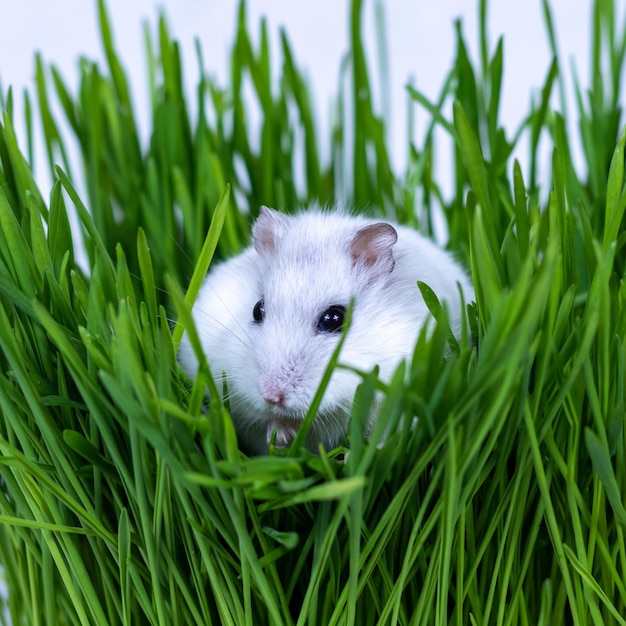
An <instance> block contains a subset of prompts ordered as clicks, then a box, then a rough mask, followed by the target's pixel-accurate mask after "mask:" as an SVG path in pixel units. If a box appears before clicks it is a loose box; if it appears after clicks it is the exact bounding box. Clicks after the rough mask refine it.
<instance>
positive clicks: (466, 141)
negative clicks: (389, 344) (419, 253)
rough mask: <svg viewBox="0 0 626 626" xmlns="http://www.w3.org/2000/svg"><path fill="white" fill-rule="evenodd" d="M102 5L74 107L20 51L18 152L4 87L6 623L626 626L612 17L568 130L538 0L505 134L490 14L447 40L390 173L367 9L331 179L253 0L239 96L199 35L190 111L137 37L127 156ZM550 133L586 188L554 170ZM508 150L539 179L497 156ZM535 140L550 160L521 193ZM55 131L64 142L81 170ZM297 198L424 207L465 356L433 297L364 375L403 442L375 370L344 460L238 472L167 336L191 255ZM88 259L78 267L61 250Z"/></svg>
mask: <svg viewBox="0 0 626 626" xmlns="http://www.w3.org/2000/svg"><path fill="white" fill-rule="evenodd" d="M381 6H382V5H380V4H379V5H377V10H378V11H380V10H381ZM98 7H99V15H100V23H101V34H102V42H103V46H104V50H105V53H106V59H107V65H106V67H105V68H100V67H98V66H97V65H96V64H94V63H93V62H91V61H89V60H86V59H83V60H82V61H81V82H80V86H79V89H78V91H77V93H75V94H74V93H71V91H70V90H69V88H68V87H67V85H66V83H65V81H64V79H63V77H62V76H61V74H60V72H59V71H58V70H57V69H56V68H54V67H53V66H52V67H51V66H48V65H47V64H46V63H45V62H44V60H43V58H42V57H40V56H38V57H37V59H36V63H35V65H36V80H35V95H34V96H32V95H26V100H25V103H26V107H25V121H26V124H27V127H28V134H27V137H28V139H27V146H26V148H25V149H23V148H22V147H20V146H18V142H17V140H16V136H15V133H14V130H13V129H14V127H15V125H16V123H17V122H19V123H21V120H15V119H14V104H13V100H14V94H12V92H11V91H10V90H9V91H7V92H6V93H2V94H1V103H2V108H3V111H4V112H3V118H2V123H1V125H0V363H1V366H2V367H1V368H0V489H1V490H2V498H0V524H1V526H0V563H1V564H2V566H3V568H4V577H5V580H6V582H7V586H8V590H9V594H8V598H7V599H6V600H4V606H3V609H4V610H3V611H2V612H0V620H1V621H2V622H4V623H6V617H5V616H6V615H9V616H10V618H11V620H12V623H13V624H83V625H87V624H89V625H92V624H102V625H105V624H106V625H109V624H142V623H150V624H157V623H158V624H168V625H174V624H190V623H194V624H234V625H240V624H255V625H256V624H265V623H268V624H379V623H382V624H430V623H434V624H478V623H480V624H491V623H497V624H560V623H566V624H577V625H578V624H580V625H582V624H625V623H626V620H625V618H624V617H623V616H624V615H626V584H625V583H624V580H625V579H626V545H625V541H624V528H625V526H626V510H625V508H624V500H625V493H626V485H625V480H624V467H625V458H624V444H625V437H626V434H625V432H624V415H625V414H624V350H625V339H626V313H625V311H626V306H625V304H626V303H625V301H626V288H625V287H624V282H623V275H624V267H625V261H626V259H625V249H624V242H625V241H626V234H625V228H624V210H625V208H626V186H625V181H624V144H625V141H626V138H625V137H626V135H625V133H624V131H623V130H622V129H623V127H624V120H623V115H622V106H623V96H622V94H623V93H624V89H623V84H622V78H623V67H624V54H625V50H626V25H624V24H620V23H618V21H617V11H616V7H615V4H614V3H613V2H607V1H606V0H603V1H601V0H597V1H596V2H594V3H593V10H592V13H591V15H592V20H591V25H592V33H593V37H592V40H593V44H592V50H590V51H589V53H590V55H591V56H592V60H593V63H592V68H593V73H592V77H591V82H590V84H589V86H588V87H587V88H585V89H584V90H583V87H582V86H581V85H580V77H577V78H576V81H577V82H576V85H577V87H576V88H577V97H578V100H577V110H576V111H575V112H574V113H572V112H570V111H566V109H565V102H564V95H563V94H564V92H565V86H564V75H565V70H564V68H562V67H561V61H560V58H559V54H558V46H557V39H556V35H555V26H556V25H555V24H554V23H553V20H552V17H551V11H550V5H549V2H547V0H546V1H545V2H544V14H545V19H546V27H547V36H548V40H549V42H550V44H551V46H552V49H553V54H554V62H553V63H552V64H551V65H550V67H548V68H543V76H544V79H543V80H544V82H543V87H542V90H541V93H540V94H539V97H538V98H534V99H532V100H530V101H529V114H528V116H527V117H526V119H525V120H524V122H523V123H522V125H521V126H520V128H519V129H517V130H516V131H515V132H514V133H510V131H507V130H506V129H504V128H503V127H502V126H501V122H500V120H499V110H500V96H501V90H502V84H503V67H504V65H503V57H504V51H505V45H506V42H505V41H502V40H499V41H498V42H497V44H496V45H495V47H492V45H491V44H490V42H489V40H488V33H487V30H486V16H487V13H488V11H487V3H486V1H485V0H482V1H481V2H480V3H479V6H478V11H479V15H480V20H479V23H480V32H479V41H478V43H479V48H478V49H479V50H480V55H479V57H480V58H479V60H478V62H474V61H473V60H472V59H471V58H470V56H469V53H468V47H467V45H466V41H465V38H464V34H463V31H462V25H461V24H460V23H458V24H457V25H456V35H457V53H456V58H455V61H454V64H453V67H452V68H451V70H450V73H449V75H448V76H447V77H443V78H442V90H441V95H440V97H439V98H438V99H437V101H436V102H430V101H429V100H428V99H427V98H426V97H425V96H424V94H421V93H420V92H419V91H417V90H416V89H414V88H408V96H409V98H411V99H412V101H414V102H415V103H416V105H419V106H421V107H424V108H425V109H426V110H427V112H428V113H429V115H430V116H431V118H432V123H431V125H430V126H429V128H428V130H427V132H426V133H425V135H424V138H423V140H422V142H421V143H419V144H411V145H410V146H409V148H410V150H409V154H410V159H409V164H408V166H407V171H406V172H403V173H401V174H400V175H396V174H395V173H394V172H393V171H392V169H391V166H390V161H389V156H388V151H387V146H386V143H385V135H384V127H385V121H384V119H382V118H381V116H379V115H378V114H377V113H376V111H375V110H374V107H373V104H372V94H371V89H370V83H369V70H368V67H369V64H368V61H367V56H366V55H367V51H366V50H365V49H364V47H363V43H362V37H361V18H362V12H363V6H362V3H361V2H360V1H359V0H354V1H353V2H352V4H351V7H350V8H351V13H350V24H351V46H350V55H349V57H348V58H347V59H346V60H345V62H344V63H343V65H342V68H341V71H342V72H344V73H346V72H347V73H349V75H350V77H351V79H352V80H351V83H350V87H349V88H344V89H343V90H342V91H341V92H340V93H339V95H338V100H337V111H338V112H339V113H340V114H339V115H338V118H337V123H336V125H335V127H334V128H333V129H332V136H331V137H330V141H331V144H332V147H333V149H332V151H331V158H330V162H329V163H323V162H322V159H321V157H320V149H319V145H320V143H321V142H323V141H324V140H328V138H324V137H320V135H319V133H318V131H317V128H316V124H315V118H314V110H315V104H314V103H313V102H312V101H311V98H310V94H309V91H308V88H307V84H306V81H305V80H304V79H303V76H302V73H301V71H300V70H299V69H298V66H297V63H296V60H295V52H294V50H292V47H291V44H290V42H289V39H288V36H287V33H282V34H281V50H280V54H281V60H282V62H283V63H282V66H281V70H280V72H279V75H278V76H274V75H272V69H271V68H272V67H273V66H272V63H271V62H270V56H269V55H270V52H269V43H268V32H267V26H266V24H265V23H261V25H260V36H259V39H258V41H259V44H258V45H257V46H256V47H255V46H254V45H253V42H252V39H251V37H250V34H249V30H248V24H247V20H246V12H245V4H244V3H242V4H241V5H240V11H239V20H238V27H237V32H236V34H235V39H234V43H233V48H232V65H231V77H230V84H229V85H227V86H220V85H217V84H215V83H214V82H213V81H212V80H211V79H209V78H208V77H207V75H206V72H205V69H204V67H203V66H202V51H201V46H200V44H198V46H197V47H198V62H199V67H200V74H201V75H200V79H199V81H198V85H197V92H196V97H197V100H198V107H197V110H198V114H197V118H196V119H193V120H192V118H191V115H190V113H189V106H188V104H189V103H188V101H187V100H186V95H185V94H184V92H183V80H182V75H183V69H182V65H181V59H180V51H179V48H178V45H177V43H176V41H175V40H174V39H173V38H172V37H171V35H170V33H169V31H168V28H167V24H166V23H165V21H164V20H163V19H160V20H159V23H158V27H157V30H156V36H154V35H153V34H152V31H151V30H149V29H148V28H146V49H147V59H148V74H149V80H150V84H151V86H152V87H151V89H152V91H151V98H152V100H151V102H152V133H151V137H150V141H149V143H148V145H146V146H142V145H141V143H140V140H139V133H138V131H137V125H136V119H135V117H134V115H135V113H134V108H133V103H132V100H131V89H130V86H129V85H128V81H127V78H126V76H125V73H124V69H123V64H122V61H121V59H119V57H118V55H117V53H116V51H115V45H114V40H113V35H112V33H111V30H110V25H109V21H108V17H107V13H106V8H105V5H104V3H103V2H100V3H99V4H98ZM380 39H381V41H382V40H384V37H382V36H381V37H380ZM339 69H340V68H338V71H339ZM342 84H346V83H345V81H343V83H342ZM246 86H248V87H249V86H251V88H252V91H253V93H254V94H255V96H256V98H257V100H258V105H259V109H260V119H261V124H260V129H259V133H260V135H259V137H254V136H252V133H253V132H255V131H254V129H253V128H252V127H251V125H250V124H249V119H250V107H251V106H253V104H251V103H250V102H249V101H248V100H247V99H246V98H244V95H243V94H244V89H247V87H246ZM557 92H558V94H557ZM556 95H558V97H559V98H560V99H561V102H560V104H559V105H557V106H556V107H554V108H553V106H552V103H553V102H554V97H553V96H556ZM356 96H358V97H356ZM53 100H55V101H57V102H58V103H59V104H60V105H61V111H62V114H63V115H64V116H65V121H66V122H67V123H68V124H69V129H70V131H69V134H66V135H62V134H61V131H60V130H59V128H61V124H60V121H59V120H58V119H57V118H56V117H55V114H54V113H53V110H57V109H54V107H53V106H52V102H53ZM451 102H452V103H453V117H452V119H449V117H448V116H447V114H446V111H448V110H449V107H448V105H449V103H451ZM351 108H352V110H353V111H354V115H353V116H351V117H348V116H347V115H346V111H348V110H351ZM35 117H39V118H40V119H41V121H42V123H43V129H44V142H45V146H46V151H47V155H48V160H49V163H48V165H49V168H50V171H51V172H52V174H53V176H54V180H55V182H54V185H53V187H52V189H51V190H50V193H49V194H48V193H46V194H45V195H44V194H42V193H41V192H40V191H39V190H38V188H37V185H36V183H35V180H34V178H33V174H32V169H31V165H30V164H31V163H32V159H33V143H34V142H35V141H37V140H38V139H37V137H36V136H35V133H34V129H33V124H34V118H35ZM572 120H575V121H576V122H577V125H578V128H579V129H580V134H581V140H582V145H583V149H584V156H585V162H586V171H584V172H578V171H577V170H576V168H575V166H574V164H573V162H572V145H571V142H572V141H573V138H572V137H570V136H569V135H568V132H567V129H568V128H570V127H571V122H572ZM438 126H440V127H442V128H443V129H444V130H445V131H446V132H447V133H448V135H449V136H450V137H451V138H452V139H453V141H454V145H455V153H454V163H453V164H452V165H453V167H454V189H453V193H452V197H451V198H450V199H447V198H446V193H445V192H444V191H443V190H442V187H441V184H440V183H439V182H438V181H437V180H435V179H434V178H433V176H434V168H433V161H434V159H435V157H436V150H435V148H436V146H435V141H436V137H437V135H435V133H434V132H433V131H434V129H435V128H436V127H438ZM348 131H349V132H348ZM350 136H353V137H354V143H353V144H351V145H347V142H346V137H350ZM524 136H526V137H528V139H529V145H530V146H531V154H530V158H529V162H528V163H527V164H524V163H517V162H513V161H512V154H513V151H514V149H515V148H516V146H517V144H518V142H519V140H520V138H522V137H524ZM540 138H544V139H546V138H547V139H548V140H549V142H551V144H552V146H553V153H552V155H553V156H552V172H551V176H550V177H544V176H543V175H542V177H541V179H542V180H544V178H549V180H550V182H549V187H548V188H541V189H540V188H539V186H538V185H539V183H538V179H539V177H538V172H537V170H538V167H539V165H538V150H539V147H538V146H539V140H540ZM70 142H76V143H77V145H78V146H79V148H80V155H81V160H80V163H79V167H78V169H76V170H74V169H72V168H74V167H75V164H72V163H70V162H69V160H68V156H67V154H68V151H67V146H68V145H69V143H70ZM23 152H25V153H26V155H27V157H26V158H25V157H24V156H22V155H23ZM349 161H352V164H351V165H350V166H349V167H348V166H347V164H348V163H349ZM297 163H303V164H304V168H303V171H304V175H303V176H300V174H298V173H297V172H296V168H297ZM77 181H81V182H82V183H83V184H82V185H81V186H82V188H84V189H86V197H85V198H81V197H80V196H79V194H78V193H77V192H76V191H75V186H77V185H76V182H77ZM44 198H49V199H44ZM311 201H319V202H321V203H333V202H337V201H338V202H344V203H346V202H347V203H354V204H355V205H356V206H357V207H359V208H365V205H367V206H373V207H376V209H377V210H378V211H379V212H381V213H383V214H388V215H391V216H393V217H395V218H396V219H399V220H400V221H402V222H407V223H410V224H413V225H415V226H418V227H420V228H421V229H422V230H424V232H432V231H433V224H434V222H435V221H436V220H440V219H443V221H444V223H445V225H446V228H447V230H448V233H449V246H450V248H451V249H453V250H455V251H457V252H458V253H459V255H460V256H461V258H465V259H466V260H467V262H468V265H469V266H470V267H471V271H472V275H473V279H474V282H475V286H476V296H477V303H476V305H471V306H470V307H469V309H468V319H469V323H470V327H471V328H472V331H473V335H474V337H475V339H476V341H475V342H474V343H473V344H472V343H471V342H469V341H468V340H467V338H464V339H463V340H462V341H460V343H459V345H453V346H452V349H450V348H449V347H448V343H449V341H450V340H449V331H448V327H447V322H446V318H445V311H441V310H440V311H438V313H437V320H438V321H437V325H436V327H435V329H434V331H433V332H432V334H431V335H429V336H428V337H427V336H426V333H423V334H422V335H421V337H420V339H419V341H418V343H417V345H416V347H415V351H414V355H413V358H412V360H411V362H410V363H407V364H406V366H403V367H401V368H400V369H399V370H398V372H397V374H396V376H395V377H394V378H393V380H392V382H391V383H390V384H389V385H388V386H385V387H384V391H385V400H384V405H383V414H384V415H385V419H386V424H389V425H392V426H393V425H396V424H407V423H410V422H411V421H412V418H413V416H415V415H418V416H419V423H418V426H417V428H415V429H414V430H411V429H408V428H405V429H402V430H401V431H400V432H398V433H397V434H394V435H392V436H390V437H389V438H387V439H386V440H384V438H383V435H384V432H383V430H384V427H385V423H383V422H381V423H380V427H379V428H377V429H375V431H374V433H373V434H372V439H371V441H370V442H364V441H363V440H362V439H361V436H360V433H361V432H362V425H363V423H364V420H365V419H366V415H367V407H368V406H369V405H370V403H371V401H372V399H373V394H374V390H375V389H376V388H377V387H379V386H380V383H378V382H377V380H376V373H375V372H372V373H368V372H365V373H363V384H362V385H361V386H360V388H359V390H358V394H359V397H360V400H361V401H360V402H359V406H360V407H361V410H360V411H359V410H358V409H355V413H354V415H353V419H352V426H351V432H350V437H349V440H348V442H347V443H348V445H349V448H350V451H349V454H348V457H347V460H345V461H344V460H343V453H344V452H345V449H344V448H340V449H338V450H333V451H323V450H320V451H319V454H316V455H314V454H311V453H309V452H307V451H305V450H303V449H301V448H300V447H299V446H294V448H293V449H292V450H291V451H290V453H289V454H287V455H283V454H278V453H275V454H273V455H272V456H267V457H259V458H252V459H247V458H245V457H243V456H242V455H241V454H240V453H239V451H238V449H237V441H236V435H235V432H234V429H233V425H232V421H231V419H230V416H229V414H228V411H227V408H226V407H224V406H222V404H221V403H220V401H219V399H218V398H217V395H216V394H213V399H212V400H211V402H210V405H209V407H208V412H204V410H203V405H204V402H205V394H206V391H207V389H211V386H212V385H213V383H212V381H211V377H210V373H209V369H208V366H207V364H206V362H205V363H201V365H200V370H199V373H198V376H197V378H196V380H195V381H189V380H187V379H186V378H185V377H184V375H183V374H182V373H181V372H180V370H179V369H178V367H177V365H176V358H175V353H176V345H177V342H178V338H179V333H180V328H181V327H180V326H173V327H172V324H171V322H170V320H171V319H172V318H174V319H180V320H181V321H182V322H183V323H184V324H186V325H187V326H189V324H190V316H189V308H190V304H191V301H192V300H193V297H194V292H195V290H196V289H197V287H198V284H199V281H201V279H202V276H203V275H204V272H205V270H206V267H207V266H208V265H209V263H210V262H211V260H212V258H213V257H214V256H215V257H216V258H222V257H224V256H226V255H228V254H231V253H233V252H235V251H238V250H240V249H241V248H242V247H243V246H244V245H246V241H247V236H248V233H249V224H250V221H251V218H253V217H254V216H255V214H256V212H257V210H258V207H259V206H260V205H261V204H269V205H274V206H277V207H279V208H282V209H287V208H289V209H294V208H296V207H298V206H300V205H302V204H306V203H308V202H311ZM416 203H417V204H418V205H419V213H418V217H416V215H415V214H414V213H413V207H414V205H415V204H416ZM68 211H75V212H76V213H77V215H78V218H79V221H80V232H79V233H78V232H72V231H71V229H70V226H69V224H70V220H69V217H68ZM81 243H82V244H84V247H85V249H86V251H87V255H88V271H84V270H82V269H81V268H80V267H79V266H77V264H76V262H75V258H74V246H75V245H80V244H81ZM194 268H196V274H195V276H194V277H193V278H192V274H193V272H194ZM190 281H191V286H190V288H189V291H188V293H187V296H184V295H183V289H182V286H183V285H184V286H186V285H188V284H189V282H190ZM421 288H422V292H423V293H424V294H425V297H428V298H430V295H429V292H428V288H427V286H421ZM433 306H435V308H436V303H434V301H433ZM190 331H191V332H192V335H193V329H190ZM172 334H174V337H173V336H172ZM444 356H445V358H444Z"/></svg>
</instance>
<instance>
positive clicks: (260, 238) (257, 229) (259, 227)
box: [252, 206, 286, 256]
mask: <svg viewBox="0 0 626 626" xmlns="http://www.w3.org/2000/svg"><path fill="white" fill-rule="evenodd" d="M285 219H286V218H285V216H284V215H282V214H281V213H279V212H278V211H275V210H274V209H270V208H268V207H266V206H262V207H261V210H260V211H259V217H257V218H256V221H255V222H254V226H253V227H252V241H253V243H254V248H255V250H256V251H257V252H258V253H259V255H261V256H265V255H268V254H271V253H272V252H274V250H275V248H276V241H277V240H278V239H279V238H280V236H281V235H282V233H283V231H284V228H285Z"/></svg>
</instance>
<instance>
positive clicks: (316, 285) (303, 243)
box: [178, 207, 474, 454]
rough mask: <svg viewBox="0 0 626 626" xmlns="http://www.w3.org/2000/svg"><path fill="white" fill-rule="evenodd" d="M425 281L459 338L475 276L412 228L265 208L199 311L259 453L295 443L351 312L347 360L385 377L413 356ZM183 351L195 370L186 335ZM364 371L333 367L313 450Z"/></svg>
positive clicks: (215, 360)
mask: <svg viewBox="0 0 626 626" xmlns="http://www.w3.org/2000/svg"><path fill="white" fill-rule="evenodd" d="M417 281H423V282H425V283H426V284H428V285H429V286H430V287H431V289H433V291H434V292H435V293H436V295H437V297H438V298H439V300H440V301H441V302H445V303H446V304H447V307H448V309H449V317H450V324H451V327H452V330H453V332H454V333H455V334H457V336H458V335H459V334H460V332H461V328H462V325H463V324H464V321H463V320H464V312H463V311H462V310H461V299H460V296H459V287H458V286H459V285H460V287H461V289H462V291H463V297H464V299H465V302H470V301H471V300H472V299H473V297H474V292H473V288H472V284H471V282H470V280H469V278H468V276H467V274H466V273H465V271H464V270H463V269H462V267H461V266H460V265H459V264H458V263H457V262H455V260H454V259H453V257H452V256H451V255H450V254H449V253H448V252H446V251H445V250H443V249H441V248H439V247H438V246H437V245H436V244H435V243H433V242H432V241H430V240H429V239H427V238H425V237H423V236H422V235H420V234H419V233H417V232H416V231H414V230H412V229H410V228H407V227H404V226H399V225H395V224H391V223H389V222H383V221H379V220H373V219H369V218H366V217H363V216H352V215H348V214H346V213H342V212H338V211H336V210H335V211H332V212H331V211H322V210H320V209H316V208H315V209H309V210H307V211H304V212H302V213H300V214H297V215H293V216H290V215H286V214H283V213H279V212H277V211H274V210H272V209H268V208H267V207H262V208H261V211H260V214H259V216H258V218H257V220H256V222H255V224H254V227H253V245H252V246H250V247H249V248H247V249H246V250H245V251H244V252H242V253H241V254H239V255H238V256H236V257H234V258H232V259H230V260H227V261H225V262H223V263H220V264H217V265H216V266H215V267H214V268H212V269H211V271H210V272H209V273H208V275H207V277H206V280H205V282H204V284H203V285H202V287H201V289H200V292H199V294H198V297H197V299H196V303H195V305H194V307H193V311H192V315H193V318H194V322H195V324H196V327H197V330H198V333H199V336H200V340H201V343H202V348H203V350H204V352H205V354H206V357H207V360H208V363H209V366H210V367H211V371H212V374H213V376H214V377H215V379H216V382H217V383H218V387H219V388H220V389H221V388H222V385H221V381H222V380H223V378H222V377H223V376H226V380H227V388H228V394H229V398H228V400H229V402H230V407H231V412H232V417H233V420H234V423H235V427H236V430H237V434H238V437H239V440H240V443H241V445H242V447H243V448H244V449H245V450H246V451H248V452H251V453H255V454H262V453H266V452H267V450H268V444H269V442H270V440H271V437H272V433H273V431H274V430H276V445H277V446H286V445H288V444H290V443H291V441H293V438H294V436H295V433H296V431H297V429H298V426H299V424H300V422H301V420H302V418H303V417H304V415H305V414H306V412H307V409H308V407H309V406H310V404H311V401H312V399H313V396H314V395H315V392H316V390H317V389H318V386H319V384H320V381H321V378H322V375H323V373H324V370H325V368H326V366H327V365H328V363H329V360H330V357H331V355H332V353H333V350H334V349H335V347H336V346H337V342H338V341H339V339H340V336H341V328H342V323H343V318H344V314H345V311H346V308H347V307H348V305H349V303H350V301H351V299H352V298H354V310H353V315H352V322H351V326H350V328H349V330H348V334H347V337H346V341H345V344H344V346H343V348H342V351H341V353H340V355H339V361H340V363H343V364H346V365H350V366H353V367H356V368H358V369H360V370H365V371H368V370H371V369H373V368H374V366H375V365H378V366H379V368H380V378H381V380H383V381H384V380H388V379H389V378H390V377H391V375H392V374H393V372H394V370H395V368H396V367H397V365H398V364H399V362H400V361H401V360H402V359H405V358H407V357H410V355H411V354H412V352H413V349H414V346H415V342H416V340H417V337H418V334H419V332H420V330H421V328H422V326H423V325H424V323H425V322H426V320H427V319H428V318H429V317H430V313H429V311H428V309H427V307H426V305H425V303H424V300H423V298H422V295H421V293H420V291H419V289H418V287H417ZM178 359H179V362H180V364H181V365H182V367H183V368H184V369H185V370H186V371H187V373H188V374H189V375H190V376H194V375H195V373H196V371H197V367H198V362H197V359H196V357H195V355H194V352H193V349H192V348H191V345H190V343H189V340H188V338H187V336H186V335H184V336H183V340H182V342H181V346H180V350H179V353H178ZM359 382H360V377H359V376H358V375H357V374H355V373H354V372H352V371H349V370H346V369H343V368H340V369H335V371H334V372H333V375H332V378H331V380H330V383H329V385H328V388H327V389H326V392H325V394H324V398H323V400H322V403H321V406H320V409H319V413H318V415H317V416H316V418H315V421H314V423H313V426H312V428H311V430H310V431H309V434H308V438H307V442H306V444H307V446H308V447H310V448H311V449H313V450H315V449H316V448H317V445H318V444H319V443H320V442H321V443H322V444H323V445H324V447H325V448H326V449H327V450H329V449H332V448H333V447H335V446H336V445H338V444H339V443H340V442H341V440H342V438H343V437H344V436H345V435H346V433H347V430H348V421H349V415H350V409H351V404H352V402H353V399H354V393H355V390H356V387H357V385H358V384H359Z"/></svg>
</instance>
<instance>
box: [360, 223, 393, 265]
mask: <svg viewBox="0 0 626 626" xmlns="http://www.w3.org/2000/svg"><path fill="white" fill-rule="evenodd" d="M397 241H398V233H397V232H396V229H395V228H394V227H393V226H392V225H391V224H386V223H385V222H378V223H376V224H370V225H369V226H365V227H364V228H361V229H360V230H359V231H357V233H356V234H355V235H354V238H353V239H352V241H351V242H350V256H351V258H352V264H353V265H355V266H356V265H361V266H362V267H364V268H366V269H373V270H376V272H377V273H380V274H385V273H387V274H388V273H390V272H392V271H393V266H394V259H393V251H392V248H393V246H394V245H395V243H396V242H397Z"/></svg>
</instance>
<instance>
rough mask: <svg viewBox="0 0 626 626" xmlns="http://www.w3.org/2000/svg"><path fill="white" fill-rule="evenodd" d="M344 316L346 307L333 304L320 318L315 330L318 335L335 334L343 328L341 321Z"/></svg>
mask: <svg viewBox="0 0 626 626" xmlns="http://www.w3.org/2000/svg"><path fill="white" fill-rule="evenodd" d="M345 315H346V307H345V306H341V305H340V304H334V305H333V306H330V307H328V308H327V309H326V310H325V311H324V312H323V313H322V315H321V316H320V319H319V321H318V322H317V330H318V332H320V333H337V332H339V331H340V330H341V327H342V326H343V320H344V317H345Z"/></svg>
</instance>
